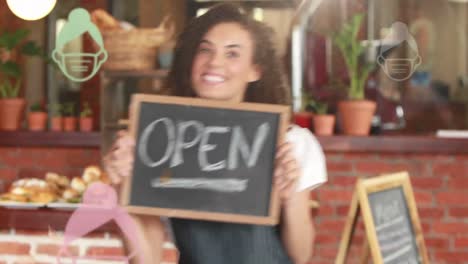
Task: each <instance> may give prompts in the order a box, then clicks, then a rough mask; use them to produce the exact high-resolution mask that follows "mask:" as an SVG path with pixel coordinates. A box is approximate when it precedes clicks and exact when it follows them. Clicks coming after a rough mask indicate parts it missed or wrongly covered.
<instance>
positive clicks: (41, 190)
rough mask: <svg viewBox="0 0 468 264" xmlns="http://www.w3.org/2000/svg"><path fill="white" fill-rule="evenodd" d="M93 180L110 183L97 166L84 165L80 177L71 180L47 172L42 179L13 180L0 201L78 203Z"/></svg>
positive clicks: (0, 196)
mask: <svg viewBox="0 0 468 264" xmlns="http://www.w3.org/2000/svg"><path fill="white" fill-rule="evenodd" d="M94 182H102V183H105V184H110V180H109V178H108V177H107V175H106V174H105V173H104V172H103V171H102V170H101V169H100V168H99V167H97V166H88V167H86V168H85V170H84V172H83V175H82V176H81V177H74V178H72V179H71V180H70V179H69V178H68V177H66V176H63V175H59V174H57V173H54V172H48V173H46V175H45V178H44V179H38V178H23V179H19V180H17V181H15V182H13V183H12V184H11V186H10V188H9V189H8V192H7V193H4V194H2V195H0V201H2V202H17V203H36V204H44V205H45V204H48V203H53V202H63V203H80V202H81V199H82V195H83V193H84V192H85V191H86V189H87V187H88V186H90V185H91V184H93V183H94Z"/></svg>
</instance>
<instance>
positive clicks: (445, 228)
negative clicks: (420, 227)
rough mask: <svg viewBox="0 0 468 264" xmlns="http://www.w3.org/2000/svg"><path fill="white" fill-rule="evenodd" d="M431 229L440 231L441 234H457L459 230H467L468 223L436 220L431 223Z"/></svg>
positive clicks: (436, 231)
mask: <svg viewBox="0 0 468 264" xmlns="http://www.w3.org/2000/svg"><path fill="white" fill-rule="evenodd" d="M432 230H433V231H434V232H435V233H442V234H450V235H453V234H458V233H460V232H465V231H466V230H468V223H459V222H454V223H439V222H436V223H434V224H433V225H432Z"/></svg>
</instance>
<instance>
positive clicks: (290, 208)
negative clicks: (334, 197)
mask: <svg viewBox="0 0 468 264" xmlns="http://www.w3.org/2000/svg"><path fill="white" fill-rule="evenodd" d="M281 238H282V240H283V245H284V247H285V249H286V251H287V253H288V255H289V257H290V258H291V259H292V260H293V261H294V263H295V264H303V263H307V262H308V261H309V260H310V258H311V256H312V253H313V249H312V248H313V244H314V239H315V228H314V225H313V220H312V216H311V213H310V208H309V191H302V192H297V193H295V194H293V195H292V196H291V198H290V199H289V200H288V201H286V202H285V204H284V205H283V210H282V215H281Z"/></svg>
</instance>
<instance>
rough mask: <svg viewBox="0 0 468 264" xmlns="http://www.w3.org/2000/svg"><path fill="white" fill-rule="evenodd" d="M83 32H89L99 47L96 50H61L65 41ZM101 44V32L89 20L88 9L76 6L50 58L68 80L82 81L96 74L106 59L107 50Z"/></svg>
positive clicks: (67, 41)
mask: <svg viewBox="0 0 468 264" xmlns="http://www.w3.org/2000/svg"><path fill="white" fill-rule="evenodd" d="M85 33H89V35H90V36H91V37H92V39H93V40H94V41H95V42H96V44H97V45H98V46H99V47H100V50H99V51H98V52H96V53H83V52H69V53H66V52H63V47H64V46H65V45H66V44H67V43H69V42H70V41H72V40H74V39H76V38H78V37H80V36H81V35H83V34H85ZM103 45H104V44H103V40H102V36H101V33H100V32H99V30H98V28H97V27H96V25H94V24H93V23H92V22H91V18H90V15H89V13H88V11H86V10H85V9H83V8H77V9H74V10H73V11H72V12H71V13H70V15H69V16H68V22H67V23H66V24H65V26H64V27H63V29H62V31H60V33H59V35H58V37H57V41H56V48H55V50H54V51H53V52H52V59H53V60H54V61H55V62H56V63H57V65H58V66H59V68H60V70H61V71H62V72H63V74H64V75H65V76H67V77H68V78H69V79H70V80H72V81H75V82H84V81H87V80H89V79H91V78H92V77H93V76H94V75H96V73H97V72H98V71H99V69H100V68H101V66H102V64H103V63H104V62H105V61H106V60H107V57H108V55H107V51H106V50H104V48H103Z"/></svg>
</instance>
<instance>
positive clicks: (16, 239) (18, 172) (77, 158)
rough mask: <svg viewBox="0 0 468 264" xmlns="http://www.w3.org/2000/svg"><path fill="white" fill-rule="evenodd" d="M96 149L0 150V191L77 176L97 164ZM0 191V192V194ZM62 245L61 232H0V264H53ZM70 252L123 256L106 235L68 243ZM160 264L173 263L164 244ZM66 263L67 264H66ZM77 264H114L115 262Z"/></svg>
mask: <svg viewBox="0 0 468 264" xmlns="http://www.w3.org/2000/svg"><path fill="white" fill-rule="evenodd" d="M99 162H100V152H99V149H79V148H70V149H66V148H4V147H3V148H0V189H2V186H3V187H4V188H6V186H8V185H9V184H10V183H11V182H12V181H14V180H15V179H18V178H24V177H44V175H45V173H46V172H48V171H52V172H57V173H61V174H64V175H67V176H70V177H72V176H80V175H81V174H82V172H83V168H84V167H86V166H88V165H91V164H99ZM0 191H1V190H0ZM61 241H62V233H61V230H54V231H53V232H49V230H43V231H29V230H15V229H1V227H0V264H32V263H34V264H36V263H37V264H39V263H40V264H46V263H47V264H50V263H56V262H55V256H56V255H57V253H58V249H59V246H60V245H61ZM70 252H74V255H76V256H80V257H84V256H88V257H89V256H98V257H99V256H101V257H102V256H123V255H124V253H125V252H124V249H123V246H122V240H121V238H120V237H118V236H115V235H111V234H109V233H93V234H92V235H89V236H86V237H85V238H84V239H79V240H77V241H75V242H74V243H72V247H71V250H70ZM164 261H165V262H164V263H165V264H173V263H176V261H177V254H176V250H175V248H174V245H173V244H171V243H168V242H166V243H165V244H164ZM66 263H68V262H66ZM78 263H96V264H114V263H123V262H115V261H92V262H89V261H88V262H78Z"/></svg>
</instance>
